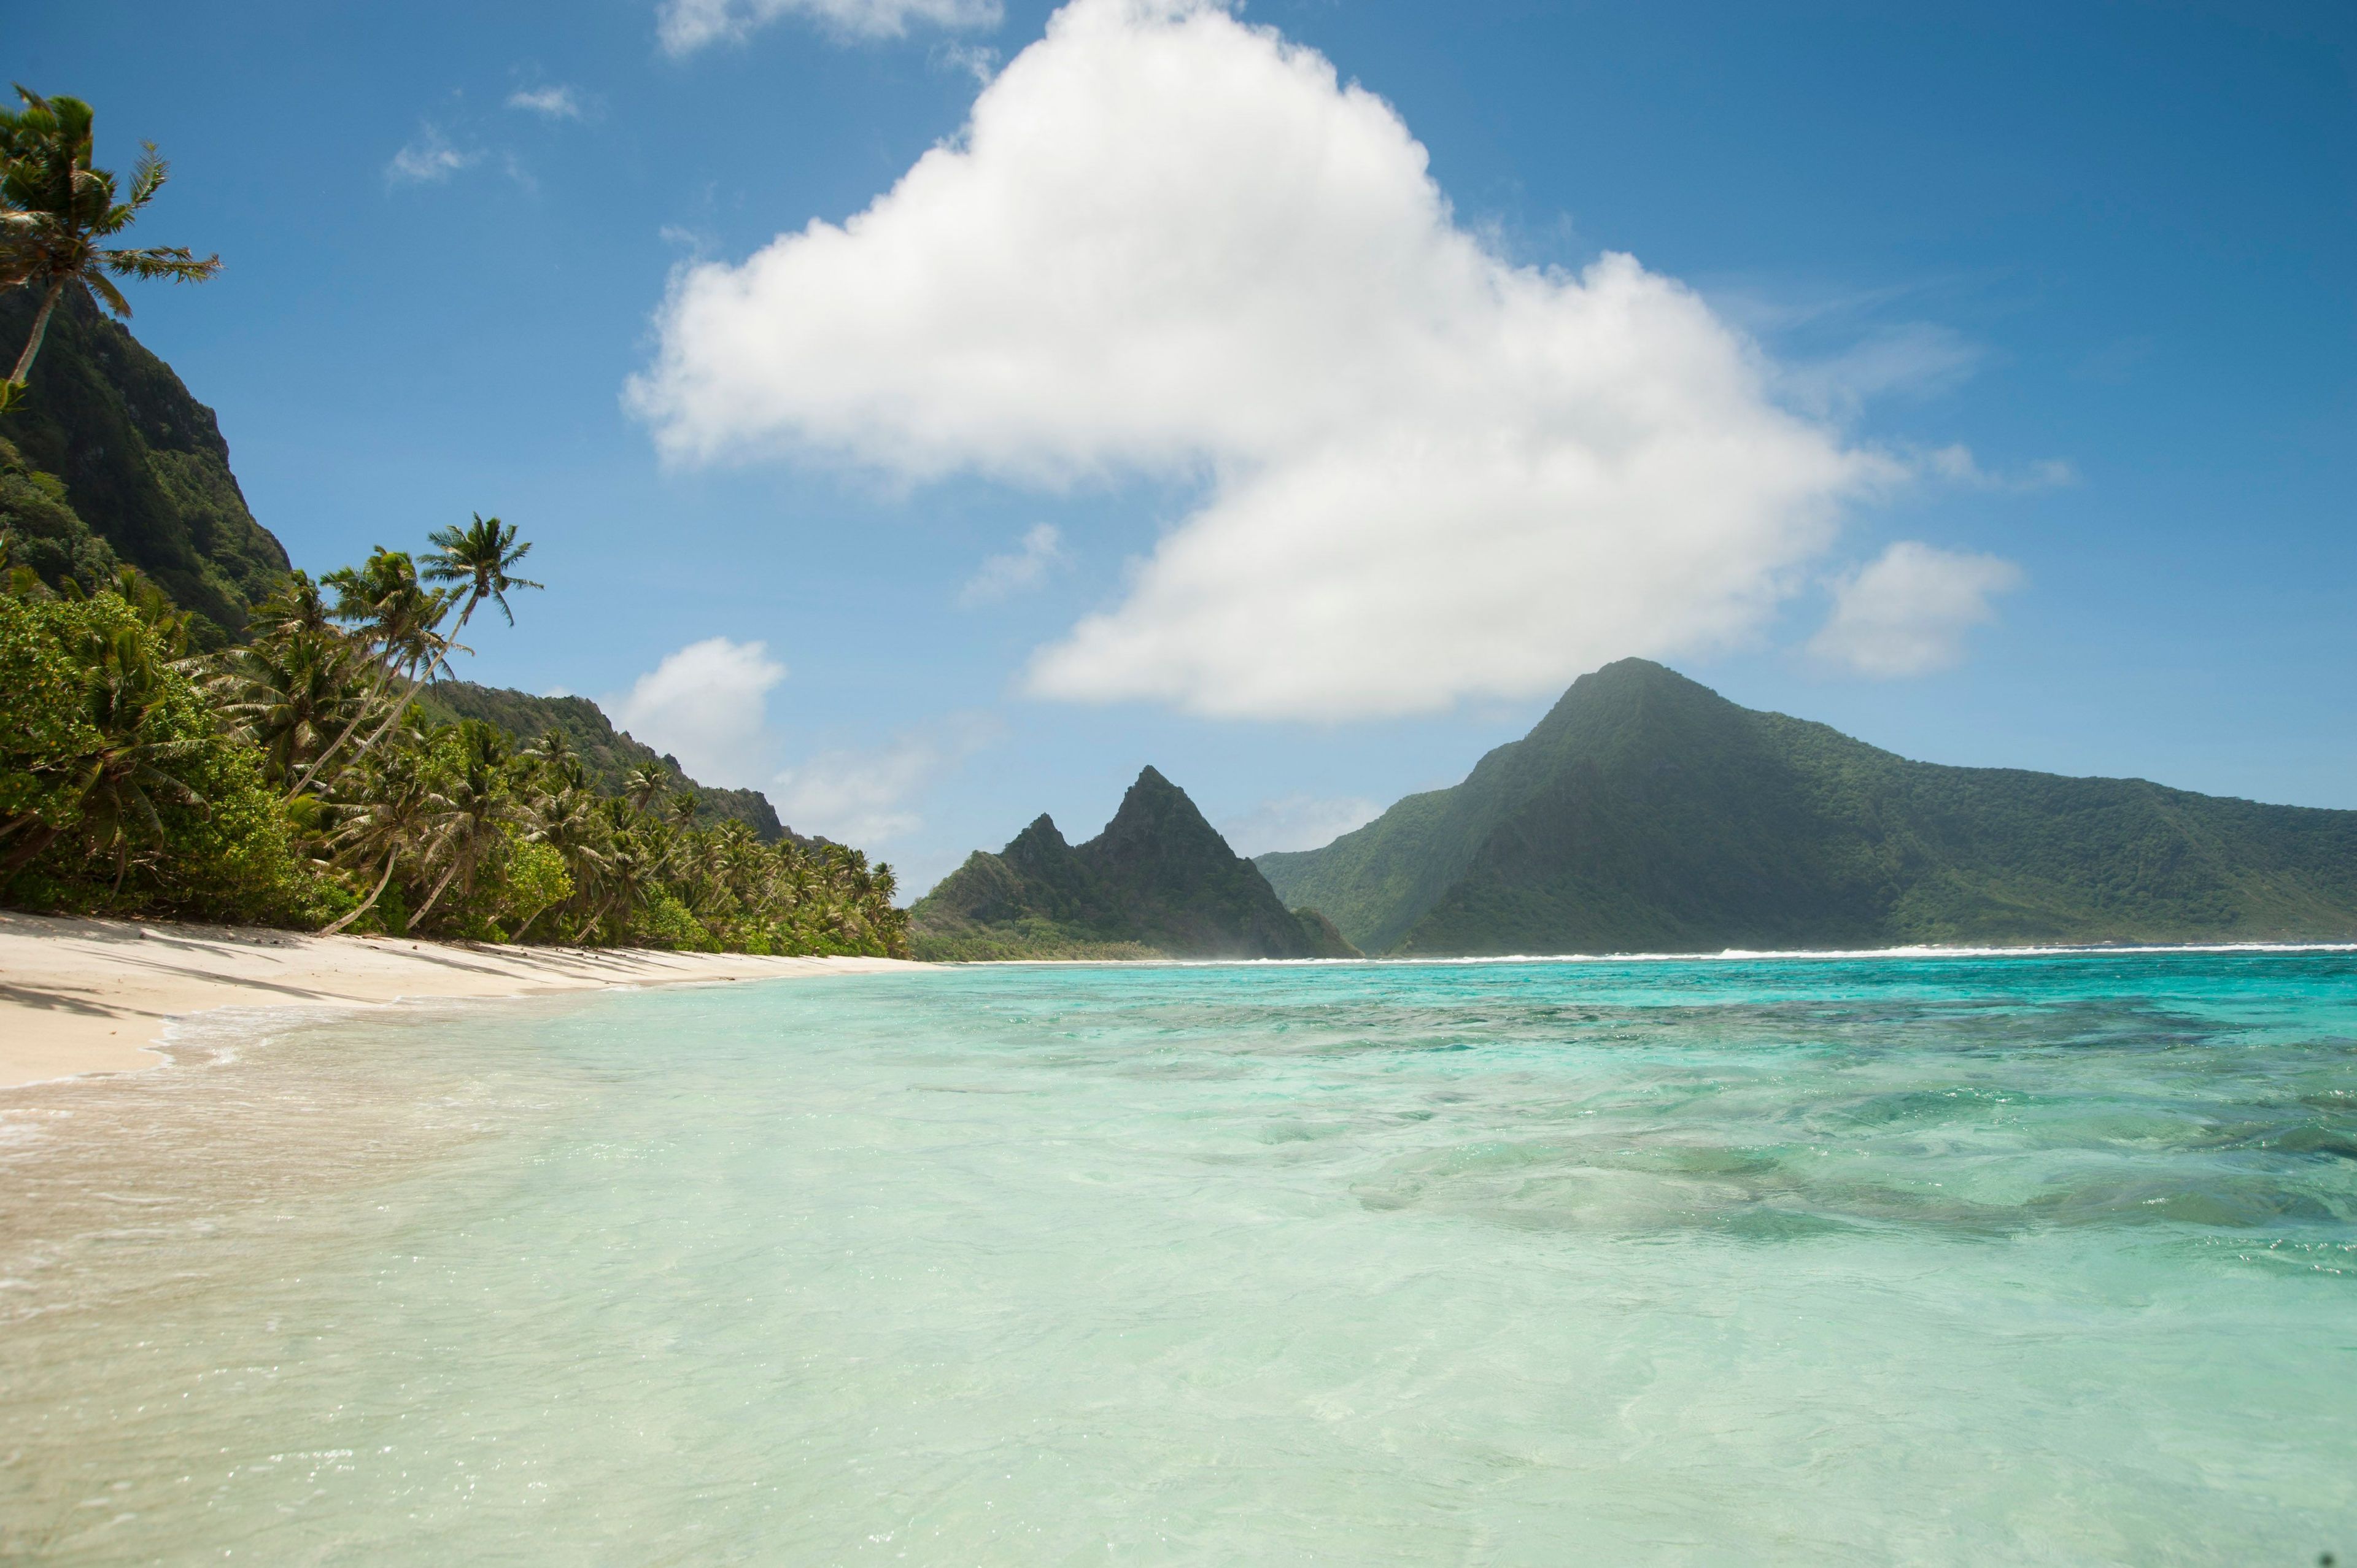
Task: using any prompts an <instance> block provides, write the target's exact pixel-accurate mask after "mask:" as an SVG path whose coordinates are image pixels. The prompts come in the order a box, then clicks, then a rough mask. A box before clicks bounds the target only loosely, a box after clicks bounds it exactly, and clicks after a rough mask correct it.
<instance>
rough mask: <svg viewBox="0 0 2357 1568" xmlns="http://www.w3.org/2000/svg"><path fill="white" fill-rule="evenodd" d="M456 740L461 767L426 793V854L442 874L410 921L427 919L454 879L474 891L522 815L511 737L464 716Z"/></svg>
mask: <svg viewBox="0 0 2357 1568" xmlns="http://www.w3.org/2000/svg"><path fill="white" fill-rule="evenodd" d="M458 744H459V745H460V746H462V747H463V748H464V750H463V754H462V756H461V757H460V759H459V765H458V767H457V770H456V771H455V773H454V774H453V775H452V776H451V777H449V778H447V779H445V780H444V781H443V782H442V783H441V784H439V785H438V786H437V787H436V789H434V790H433V792H432V793H431V794H429V795H428V796H427V797H426V800H425V809H426V820H425V846H426V847H425V863H426V865H428V866H429V867H430V866H432V865H435V864H436V863H439V864H440V865H441V867H442V875H441V878H440V880H438V881H436V883H435V884H434V890H433V891H432V892H431V893H428V894H427V895H426V896H425V903H423V904H421V905H419V906H418V908H417V913H416V914H414V915H413V916H411V917H410V924H411V926H412V927H416V926H420V925H423V924H424V923H425V917H426V916H428V915H430V914H432V913H433V912H434V906H435V905H436V904H438V903H440V902H441V901H442V895H443V894H444V893H445V892H446V891H447V890H448V889H449V888H450V887H451V886H452V885H453V884H454V883H455V884H456V885H457V890H458V894H459V897H462V898H463V897H465V896H466V895H468V893H471V892H473V891H474V886H475V876H476V874H477V873H479V871H480V870H481V869H482V867H483V865H484V864H485V863H486V862H488V861H490V859H491V857H492V856H493V855H495V854H499V853H500V851H501V850H503V849H505V848H506V847H507V842H508V839H507V827H508V824H509V823H510V822H521V821H522V813H521V812H520V811H518V810H517V807H516V804H515V796H514V792H513V790H511V789H510V788H509V785H508V777H507V763H508V747H507V737H506V736H504V735H502V734H500V732H499V731H498V730H495V729H493V728H492V727H491V726H490V725H487V724H483V723H481V722H480V721H479V720H476V719H466V720H462V721H461V722H460V724H459V726H458Z"/></svg>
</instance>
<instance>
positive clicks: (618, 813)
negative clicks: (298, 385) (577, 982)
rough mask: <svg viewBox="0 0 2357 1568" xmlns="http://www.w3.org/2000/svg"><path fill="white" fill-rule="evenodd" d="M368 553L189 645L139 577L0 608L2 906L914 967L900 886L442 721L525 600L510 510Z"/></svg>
mask: <svg viewBox="0 0 2357 1568" xmlns="http://www.w3.org/2000/svg"><path fill="white" fill-rule="evenodd" d="M434 542H435V546H436V547H435V548H434V549H433V550H431V551H429V552H427V553H425V554H423V555H420V556H412V555H411V554H409V553H405V552H402V551H395V550H384V549H379V550H376V551H373V552H371V554H370V555H369V557H368V559H367V560H366V561H365V562H363V563H361V564H359V565H358V566H353V567H347V568H343V569H341V570H339V571H335V572H330V573H328V574H327V575H325V576H323V577H320V578H318V579H316V580H315V579H313V578H312V577H311V576H309V575H307V574H305V573H302V572H299V571H297V572H292V573H289V574H288V575H287V576H286V577H285V580H284V582H283V583H282V584H281V585H280V586H279V588H278V589H277V591H275V592H274V593H273V594H271V595H269V596H267V597H265V598H264V600H262V602H261V603H259V604H258V605H256V606H255V607H253V619H252V622H251V625H250V628H249V629H250V631H251V633H252V636H251V639H250V640H248V641H247V642H245V643H243V644H239V645H232V646H230V647H227V648H224V649H221V650H216V651H213V652H210V653H207V652H199V651H192V650H191V648H190V644H189V639H188V623H189V617H188V612H186V611H184V610H181V609H179V608H178V607H175V606H174V605H173V604H172V602H171V600H170V599H169V597H168V596H166V595H165V594H163V593H162V592H161V591H160V590H159V589H157V588H156V586H155V585H154V584H152V583H150V582H148V581H147V580H146V579H145V578H144V577H142V576H141V575H139V574H138V573H137V572H136V571H135V569H133V568H131V567H128V566H122V567H118V568H117V573H116V577H115V579H114V581H113V583H112V584H111V585H108V586H107V587H105V588H103V589H102V590H101V591H99V592H97V593H94V594H93V593H90V592H87V591H86V590H84V589H83V588H82V586H81V584H80V583H79V582H78V581H77V580H75V579H74V578H72V577H70V576H67V577H65V578H63V579H62V580H60V581H59V582H56V583H51V582H48V581H44V580H43V579H42V577H41V576H40V575H38V573H37V572H35V571H33V570H32V569H31V568H29V567H27V566H23V565H16V566H12V567H8V568H7V569H6V571H7V581H6V584H5V589H4V590H0V690H5V691H6V692H7V693H9V696H8V700H7V702H6V703H5V704H0V900H5V902H6V903H7V904H9V905H12V906H14V907H17V908H31V909H39V910H57V911H70V912H82V913H101V914H155V915H170V916H179V917H185V918H201V919H215V920H230V921H254V922H263V923H268V924H277V925H290V926H298V927H308V928H313V929H321V930H328V931H338V930H357V931H375V932H396V933H405V934H409V935H420V936H431V937H439V938H455V939H469V940H489V941H528V942H553V943H581V944H596V945H607V944H629V945H633V946H648V947H663V948H680V949H694V950H730V951H745V952H769V953H864V954H874V955H878V956H897V955H900V954H904V953H905V952H906V951H907V950H908V940H907V934H906V933H907V917H906V915H905V914H904V913H903V912H902V911H900V910H899V909H897V908H894V907H893V903H892V897H893V893H894V891H895V884H894V879H893V875H892V871H891V868H890V867H889V866H888V865H870V864H869V863H868V861H867V859H866V856H865V855H864V854H861V853H860V852H859V851H857V850H854V849H850V848H846V847H845V846H843V845H840V844H829V843H814V842H797V841H794V840H791V839H781V840H780V841H779V842H776V843H764V842H762V840H761V839H760V838H759V836H758V835H757V834H756V833H755V832H754V830H753V829H752V828H751V827H749V826H748V825H747V824H746V823H744V822H737V821H722V822H717V823H715V824H711V825H705V824H704V823H701V822H699V821H698V809H697V800H696V797H695V795H694V793H693V792H692V791H690V790H687V789H678V788H675V787H674V786H676V785H677V784H678V783H679V782H680V780H679V779H678V777H677V776H676V775H675V774H673V773H671V772H670V771H669V770H667V769H661V768H640V769H638V770H637V771H635V772H634V773H633V774H631V775H630V777H629V779H627V780H626V788H625V789H622V790H620V791H619V792H609V791H607V790H604V789H599V788H598V787H597V784H596V782H595V781H594V780H593V779H592V778H591V777H590V774H589V772H588V769H587V768H586V767H585V765H584V764H583V762H582V760H581V758H580V757H579V755H578V754H577V753H576V751H575V749H574V748H573V746H571V745H570V744H569V743H568V742H567V740H566V739H565V735H564V733H563V732H562V731H558V730H552V731H550V732H549V733H547V734H546V735H544V736H540V737H539V738H537V739H536V740H533V741H531V742H529V743H526V744H518V742H517V740H516V739H515V738H514V737H513V736H511V735H509V734H508V733H507V732H506V731H503V730H501V729H500V728H498V727H496V726H494V725H490V724H486V723H484V722H482V721H480V720H477V719H459V720H457V721H456V722H439V721H438V720H437V719H436V716H435V715H434V714H433V713H432V712H431V711H430V709H429V707H428V705H427V703H424V702H421V701H420V700H419V699H420V698H421V697H422V696H426V695H427V694H428V693H430V692H431V682H433V681H434V680H435V679H436V677H437V676H438V675H439V673H440V672H441V671H444V670H445V669H447V667H448V664H449V661H450V660H451V658H452V657H453V656H454V655H455V654H457V653H459V652H462V651H464V650H463V649H462V648H461V647H460V645H459V644H458V642H457V631H458V629H459V628H461V627H463V626H464V625H465V623H466V620H467V618H468V616H470V615H471V614H472V613H473V612H474V611H475V610H477V609H478V608H479V607H481V606H482V605H484V604H486V603H488V604H490V605H493V606H495V607H499V608H500V609H502V610H503V611H504V610H507V609H508V604H507V596H509V595H511V594H512V593H514V592H516V591H518V590H519V589H521V588H524V587H527V586H536V585H533V584H528V583H527V582H525V581H524V580H523V579H522V578H521V577H520V576H518V575H516V573H515V571H514V567H515V565H516V564H517V563H518V562H519V561H521V560H522V557H523V555H524V553H526V551H528V550H529V549H530V546H529V545H528V544H524V543H522V542H519V541H518V540H517V539H516V537H515V530H514V529H513V528H512V527H510V526H507V525H503V524H501V523H500V521H498V520H497V519H481V518H478V519H477V520H476V521H475V522H474V523H473V524H472V525H469V526H467V527H463V528H458V529H453V530H445V531H443V532H440V533H437V534H436V536H435V540H434Z"/></svg>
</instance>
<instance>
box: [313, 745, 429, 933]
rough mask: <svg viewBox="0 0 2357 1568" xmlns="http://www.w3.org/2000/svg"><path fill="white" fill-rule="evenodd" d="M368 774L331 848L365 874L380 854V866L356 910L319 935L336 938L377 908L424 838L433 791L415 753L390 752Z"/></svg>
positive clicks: (322, 930) (325, 928)
mask: <svg viewBox="0 0 2357 1568" xmlns="http://www.w3.org/2000/svg"><path fill="white" fill-rule="evenodd" d="M371 773H372V774H373V777H372V778H371V779H369V788H368V789H367V791H366V793H365V794H364V795H363V796H362V797H361V804H360V807H359V809H358V810H357V811H354V812H353V813H352V814H351V816H350V818H349V819H348V820H347V821H346V822H344V824H343V826H342V827H341V828H340V829H339V830H338V831H337V832H336V835H335V838H334V840H333V841H332V847H333V848H334V849H335V850H336V851H337V852H338V854H339V855H340V856H342V857H344V858H346V859H347V860H348V862H349V864H350V865H351V866H352V867H353V869H354V870H356V871H359V872H361V875H366V874H367V870H368V868H371V867H373V866H375V865H377V857H378V856H379V855H382V856H383V868H382V872H381V873H380V874H379V875H378V876H377V879H376V886H374V887H371V889H369V896H368V897H366V898H365V899H363V900H361V904H360V907H359V908H355V909H353V910H351V911H350V913H348V914H346V915H344V916H343V917H342V918H339V919H338V920H336V921H335V922H334V923H333V924H331V925H328V926H326V927H324V928H322V929H321V931H320V934H321V935H322V936H330V937H332V936H334V935H335V934H336V933H337V932H338V931H340V930H342V929H344V928H345V927H346V926H349V925H350V924H351V923H352V922H353V921H354V920H357V919H359V918H361V916H362V915H365V914H367V913H368V912H369V911H370V910H371V909H373V908H376V901H377V900H378V899H379V898H382V897H384V889H385V886H386V885H387V884H388V883H390V882H391V881H392V880H393V868H394V867H395V866H397V865H399V864H400V863H401V860H402V857H403V856H404V855H412V854H415V853H416V851H417V848H418V844H419V842H420V840H421V839H422V838H423V837H424V834H425V823H426V821H427V815H428V811H429V806H428V800H429V797H430V795H431V790H430V789H428V787H427V784H426V780H425V775H424V773H423V772H422V771H421V770H420V769H419V768H418V766H417V759H416V757H415V754H414V753H412V752H408V751H400V750H396V751H393V752H390V753H388V754H386V755H385V756H384V757H382V759H380V760H379V762H378V763H377V765H376V766H375V768H372V769H371Z"/></svg>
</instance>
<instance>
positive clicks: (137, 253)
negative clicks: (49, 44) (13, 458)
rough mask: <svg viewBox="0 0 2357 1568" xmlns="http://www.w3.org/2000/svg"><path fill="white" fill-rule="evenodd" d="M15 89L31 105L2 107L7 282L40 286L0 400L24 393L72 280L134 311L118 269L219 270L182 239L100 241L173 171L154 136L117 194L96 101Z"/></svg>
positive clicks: (216, 260) (182, 273)
mask: <svg viewBox="0 0 2357 1568" xmlns="http://www.w3.org/2000/svg"><path fill="white" fill-rule="evenodd" d="M16 96H17V97H18V98H21V99H22V100H24V103H25V106H24V108H22V109H19V110H14V111H10V110H0V146H5V153H6V158H7V163H6V169H5V175H0V284H6V285H10V286H15V285H20V284H21V285H28V286H30V287H33V288H38V289H39V290H41V291H42V292H41V307H40V310H39V311H38V313H37V314H36V315H35V316H34V317H33V330H32V334H31V336H30V337H29V338H27V339H26V342H25V351H24V352H23V353H22V354H21V355H19V356H18V357H17V360H16V369H15V370H13V371H10V372H9V374H8V380H7V381H6V383H5V386H0V408H5V407H6V406H8V405H9V404H11V403H15V402H16V399H17V398H18V397H20V396H22V395H23V394H24V391H25V378H26V377H27V376H28V375H30V374H31V373H32V370H33V360H34V358H35V356H37V355H38V354H39V353H40V351H41V339H42V338H44V337H46V336H47V335H48V330H49V317H50V315H51V314H52V313H53V312H55V311H56V309H57V307H58V299H59V295H63V294H64V293H65V291H66V285H69V284H78V285H81V287H83V288H86V289H88V290H89V291H90V292H91V294H93V295H97V296H98V302H99V303H100V304H101V305H102V306H105V307H106V308H107V309H108V310H110V311H112V312H113V313H114V314H115V315H116V316H118V317H125V318H127V317H129V316H130V315H131V302H130V301H129V300H126V299H124V297H123V291H122V290H120V289H118V288H116V287H115V286H114V282H113V279H114V278H117V277H130V278H167V279H169V280H170V281H172V282H174V283H202V282H203V281H204V280H205V279H207V278H210V277H211V276H212V275H213V274H215V273H217V272H219V271H221V258H220V257H219V256H207V257H205V258H204V259H203V260H201V261H199V259H198V258H197V257H196V255H195V254H194V253H193V252H189V251H188V250H186V249H184V248H181V247H178V246H150V247H145V248H124V247H120V246H111V245H107V244H104V243H102V242H104V241H107V240H112V239H113V238H114V237H115V236H116V235H118V234H120V233H122V232H123V231H124V230H125V229H128V228H130V227H131V225H132V224H133V223H134V222H135V221H136V220H138V217H139V211H140V209H142V208H144V207H145V206H146V205H147V204H148V203H149V202H150V201H153V200H154V199H156V192H157V191H159V190H161V189H163V188H164V182H165V180H166V179H167V178H169V177H170V174H169V169H168V166H167V165H166V164H165V162H164V160H163V159H162V158H160V157H158V156H156V144H155V143H153V142H149V143H146V144H145V151H144V152H142V153H141V154H140V156H139V162H138V164H137V166H135V168H134V169H133V170H132V175H131V189H130V191H129V193H128V195H127V198H126V199H124V200H122V201H117V200H115V199H114V194H115V190H114V176H113V174H112V173H111V172H110V171H108V170H106V169H102V168H96V167H93V166H91V150H92V147H93V145H94V144H93V142H92V139H91V107H90V105H89V104H87V103H85V102H82V101H81V99H79V98H65V97H59V98H44V97H42V96H41V95H40V94H39V93H38V92H33V91H28V90H27V89H26V88H23V87H19V88H17V89H16ZM108 274H113V277H110V276H109V275H108Z"/></svg>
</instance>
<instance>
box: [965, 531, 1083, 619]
mask: <svg viewBox="0 0 2357 1568" xmlns="http://www.w3.org/2000/svg"><path fill="white" fill-rule="evenodd" d="M1063 558H1064V541H1063V535H1062V534H1060V533H1059V532H1056V525H1055V524H1054V523H1052V522H1042V523H1038V524H1035V525H1034V526H1033V527H1032V528H1031V530H1030V531H1029V532H1027V533H1025V534H1024V535H1023V542H1022V543H1021V544H1020V545H1018V546H1017V548H1016V549H1015V550H1013V551H1011V552H1010V553H1006V554H1005V555H993V556H991V557H990V558H989V559H988V560H985V562H983V564H982V570H980V571H979V572H976V573H975V574H974V575H973V577H971V578H970V579H968V580H967V582H966V585H964V586H963V587H962V588H960V589H959V590H958V603H959V604H961V605H963V606H965V607H967V608H969V609H971V608H972V607H974V606H976V605H987V604H995V603H996V602H997V601H998V600H1000V599H1003V598H1006V596H1008V595H1010V594H1019V593H1021V592H1022V591H1023V590H1024V589H1026V588H1036V587H1038V586H1039V584H1040V583H1041V581H1043V580H1044V579H1045V578H1046V577H1047V575H1048V572H1049V568H1051V567H1053V566H1055V565H1056V564H1058V563H1059V562H1060V561H1062V560H1063Z"/></svg>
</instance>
